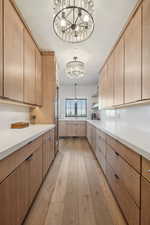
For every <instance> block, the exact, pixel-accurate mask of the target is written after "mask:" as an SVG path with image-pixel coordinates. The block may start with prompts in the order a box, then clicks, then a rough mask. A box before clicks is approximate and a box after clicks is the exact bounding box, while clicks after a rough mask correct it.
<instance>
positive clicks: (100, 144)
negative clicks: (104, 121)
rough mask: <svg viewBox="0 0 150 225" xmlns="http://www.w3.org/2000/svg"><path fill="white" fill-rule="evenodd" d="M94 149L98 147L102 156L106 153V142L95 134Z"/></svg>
mask: <svg viewBox="0 0 150 225" xmlns="http://www.w3.org/2000/svg"><path fill="white" fill-rule="evenodd" d="M96 149H99V151H101V152H102V153H103V155H104V156H105V155H106V143H105V141H104V139H102V138H101V137H100V136H98V135H96Z"/></svg>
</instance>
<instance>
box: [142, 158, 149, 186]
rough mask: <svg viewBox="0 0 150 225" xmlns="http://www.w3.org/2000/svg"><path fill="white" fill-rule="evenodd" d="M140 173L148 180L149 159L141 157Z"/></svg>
mask: <svg viewBox="0 0 150 225" xmlns="http://www.w3.org/2000/svg"><path fill="white" fill-rule="evenodd" d="M142 175H143V176H144V177H145V178H146V179H147V180H148V181H149V182H150V161H149V160H147V159H145V158H143V157H142Z"/></svg>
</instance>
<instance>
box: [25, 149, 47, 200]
mask: <svg viewBox="0 0 150 225" xmlns="http://www.w3.org/2000/svg"><path fill="white" fill-rule="evenodd" d="M42 154H43V148H42V145H41V146H39V147H38V149H37V150H36V151H35V152H34V153H33V154H32V155H31V156H30V157H29V159H28V160H29V161H30V202H31V203H32V201H33V199H34V197H35V195H36V193H37V191H38V189H39V187H40V185H41V183H42V179H43V171H42V170H43V162H42Z"/></svg>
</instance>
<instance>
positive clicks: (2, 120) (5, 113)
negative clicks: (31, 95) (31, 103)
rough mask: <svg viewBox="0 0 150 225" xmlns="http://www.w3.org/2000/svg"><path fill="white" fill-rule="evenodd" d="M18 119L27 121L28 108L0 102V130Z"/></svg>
mask: <svg viewBox="0 0 150 225" xmlns="http://www.w3.org/2000/svg"><path fill="white" fill-rule="evenodd" d="M18 121H29V108H27V107H23V106H16V105H9V104H1V103H0V130H2V129H7V128H10V124H11V123H14V122H18Z"/></svg>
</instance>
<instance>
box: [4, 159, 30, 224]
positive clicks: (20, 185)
mask: <svg viewBox="0 0 150 225" xmlns="http://www.w3.org/2000/svg"><path fill="white" fill-rule="evenodd" d="M29 174H30V164H29V162H28V161H25V162H24V163H22V164H21V165H20V166H19V167H18V168H17V169H16V170H15V171H14V172H13V173H12V174H11V175H10V176H9V177H7V178H6V180H4V181H3V183H1V184H0V202H1V204H0V215H1V216H0V224H3V225H20V224H21V223H22V222H23V219H24V217H25V215H26V213H27V210H28V208H29V205H30V196H29V187H30V185H29Z"/></svg>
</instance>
